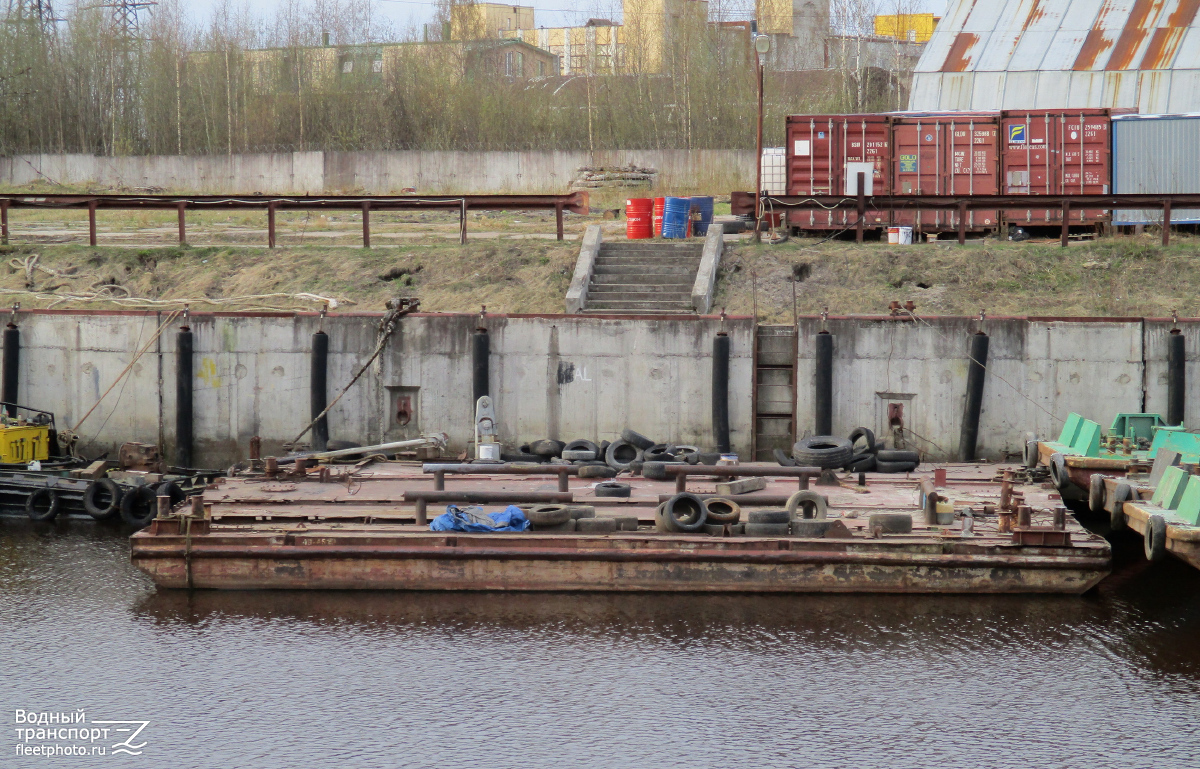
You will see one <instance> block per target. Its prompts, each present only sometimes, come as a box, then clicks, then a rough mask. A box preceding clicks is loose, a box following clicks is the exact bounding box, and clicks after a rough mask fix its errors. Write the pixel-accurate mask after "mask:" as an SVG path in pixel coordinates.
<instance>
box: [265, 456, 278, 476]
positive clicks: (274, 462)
mask: <svg viewBox="0 0 1200 769" xmlns="http://www.w3.org/2000/svg"><path fill="white" fill-rule="evenodd" d="M263 472H264V473H266V475H267V477H268V478H274V477H275V476H277V475H279V460H278V459H277V458H276V457H267V462H266V466H265V467H264V468H263Z"/></svg>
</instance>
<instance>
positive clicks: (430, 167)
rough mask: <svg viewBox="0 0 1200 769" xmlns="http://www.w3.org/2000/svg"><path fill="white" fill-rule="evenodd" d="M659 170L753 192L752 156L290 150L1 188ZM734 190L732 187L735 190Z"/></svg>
mask: <svg viewBox="0 0 1200 769" xmlns="http://www.w3.org/2000/svg"><path fill="white" fill-rule="evenodd" d="M630 164H636V165H639V166H649V167H652V168H656V169H658V172H659V174H658V177H657V180H656V184H655V186H656V188H657V189H659V190H671V189H679V190H710V191H711V190H719V191H721V192H728V190H729V189H731V188H737V189H747V188H748V187H747V185H749V186H751V187H752V186H753V183H754V152H753V151H749V150H621V151H610V152H596V153H588V152H543V151H529V152H418V151H412V152H285V153H272V154H259V155H199V156H180V155H151V156H128V157H105V156H96V155H28V156H17V157H10V158H0V184H6V185H22V184H29V183H32V182H36V181H51V182H52V183H60V184H93V185H99V186H102V187H111V188H137V187H162V188H164V189H167V190H170V191H177V192H201V193H243V194H244V193H252V192H261V193H266V194H296V195H300V194H305V193H310V194H322V193H334V192H352V191H361V192H364V193H369V194H377V195H383V194H389V193H399V192H400V191H401V190H404V189H406V188H414V189H416V190H417V192H420V193H425V194H436V193H445V194H456V193H475V194H491V193H525V194H553V193H560V192H565V191H566V189H567V185H568V184H569V183H570V181H571V179H572V178H573V177H574V176H575V169H577V168H579V167H580V166H627V165H630ZM731 185H732V187H731Z"/></svg>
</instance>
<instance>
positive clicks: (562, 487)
mask: <svg viewBox="0 0 1200 769" xmlns="http://www.w3.org/2000/svg"><path fill="white" fill-rule="evenodd" d="M568 483H569V479H568V478H567V471H566V470H559V471H558V490H559V491H570V490H571V487H570V486H568V485H567V484H568Z"/></svg>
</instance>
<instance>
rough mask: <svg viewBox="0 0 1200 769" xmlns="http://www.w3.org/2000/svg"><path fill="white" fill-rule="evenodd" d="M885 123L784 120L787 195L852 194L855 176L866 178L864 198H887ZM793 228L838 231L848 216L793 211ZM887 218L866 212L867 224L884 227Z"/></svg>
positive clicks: (885, 119)
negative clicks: (878, 196)
mask: <svg viewBox="0 0 1200 769" xmlns="http://www.w3.org/2000/svg"><path fill="white" fill-rule="evenodd" d="M891 145H892V142H891V118H890V117H889V116H887V115H791V116H789V117H788V119H787V155H786V156H787V194H788V195H846V194H856V193H857V189H856V187H855V185H856V184H857V180H858V177H857V174H858V173H859V172H862V173H864V174H867V173H869V174H870V178H871V181H870V182H869V183H868V185H867V192H868V193H870V194H875V195H887V194H890V193H891V184H890V181H891V179H890V177H891V174H890V165H891ZM788 221H789V222H790V223H791V225H792V226H793V227H799V228H801V229H807V230H840V229H845V228H848V227H853V226H854V225H855V223H856V222H857V214H856V213H855V212H854V211H793V212H791V213H790V214H789V215H788ZM889 223H890V222H889V219H888V212H886V211H868V212H867V224H868V225H869V226H872V227H886V226H887V225H888V224H889Z"/></svg>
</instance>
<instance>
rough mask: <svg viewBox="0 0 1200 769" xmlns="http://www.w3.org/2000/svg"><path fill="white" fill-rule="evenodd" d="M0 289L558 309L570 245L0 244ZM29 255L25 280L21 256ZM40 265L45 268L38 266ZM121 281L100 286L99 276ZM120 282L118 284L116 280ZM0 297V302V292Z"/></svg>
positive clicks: (286, 302) (260, 303)
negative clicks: (32, 263) (410, 300)
mask: <svg viewBox="0 0 1200 769" xmlns="http://www.w3.org/2000/svg"><path fill="white" fill-rule="evenodd" d="M0 251H2V252H3V255H4V267H3V269H0V295H7V296H6V297H5V298H10V301H20V302H21V306H22V307H26V308H33V307H50V306H53V307H74V308H113V307H115V306H125V307H135V306H137V303H136V302H133V301H128V300H126V301H123V302H121V303H120V304H116V303H114V302H111V301H104V300H96V301H78V300H70V299H65V297H68V296H81V295H85V296H86V295H89V294H92V293H95V292H96V291H101V292H105V293H109V294H112V295H116V296H123V295H124V294H125V292H126V291H127V292H128V293H129V295H131V296H133V297H142V298H151V299H156V300H161V299H172V300H179V301H181V302H183V301H188V302H190V303H191V304H192V309H194V310H197V311H202V310H206V309H216V308H217V307H216V306H215V305H213V304H211V303H205V302H204V301H203V300H204V299H225V298H228V297H239V296H249V295H260V294H273V293H286V294H297V293H310V294H317V295H320V296H324V297H330V298H334V299H336V300H338V303H339V307H338V309H339V310H340V311H342V312H349V311H355V310H372V311H375V310H383V309H384V305H385V303H386V301H387V300H388V299H390V298H392V297H396V296H418V297H420V299H421V304H422V309H424V310H430V311H445V312H452V311H467V312H477V311H478V310H479V307H480V305H484V304H486V305H487V306H488V310H489V312H561V310H562V308H563V297H564V295H565V294H566V291H567V286H568V284H569V283H570V280H571V275H572V273H573V272H574V269H575V256H576V246H572V245H570V244H559V243H556V242H554V241H549V242H546V241H523V242H519V243H514V242H504V241H491V242H487V241H481V242H479V243H473V244H468V245H467V246H458V245H441V244H437V245H414V246H409V245H405V246H389V247H383V248H372V249H362V248H350V247H338V246H334V247H319V246H306V247H281V248H276V249H275V250H274V251H268V250H266V249H264V248H247V247H240V246H217V247H207V248H186V247H183V248H180V247H171V248H144V249H131V248H122V247H103V246H101V247H99V248H95V249H92V248H88V247H86V246H78V245H61V246H59V245H37V246H20V247H9V248H4V249H0ZM35 254H36V255H37V256H38V259H37V263H36V265H37V266H36V267H35V269H34V274H33V282H34V285H33V289H32V290H34V291H36V292H38V293H37V294H28V293H17V292H25V291H28V290H30V289H29V287H28V282H27V274H28V272H27V270H26V269H25V268H24V266H23V265H24V264H25V262H26V260H27V259H28V258H29V257H30V256H33V255H35ZM43 267H44V268H47V269H48V270H52V271H53V273H50V272H46V271H43V270H42V269H40V268H43ZM108 285H112V286H119V287H121V288H117V289H108V288H105V286H108ZM122 289H124V290H122ZM3 301H4V300H3V299H0V302H3ZM318 307H320V302H319V301H313V300H311V299H298V300H292V299H287V298H280V297H271V298H267V299H253V300H251V299H248V300H245V301H240V302H236V303H233V304H223V305H221V306H220V307H219V308H220V309H251V308H280V309H302V308H308V309H316V308H318Z"/></svg>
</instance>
